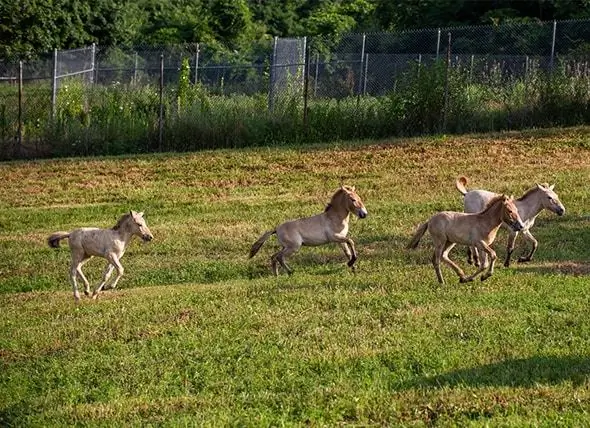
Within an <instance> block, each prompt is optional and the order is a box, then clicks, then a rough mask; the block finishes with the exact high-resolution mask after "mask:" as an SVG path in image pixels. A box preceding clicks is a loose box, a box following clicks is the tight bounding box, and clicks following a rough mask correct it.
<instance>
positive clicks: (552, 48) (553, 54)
mask: <svg viewBox="0 0 590 428" xmlns="http://www.w3.org/2000/svg"><path fill="white" fill-rule="evenodd" d="M556 32H557V21H555V20H554V21H553V38H552V40H551V60H550V62H549V70H550V71H551V73H553V59H554V57H555V33H556Z"/></svg>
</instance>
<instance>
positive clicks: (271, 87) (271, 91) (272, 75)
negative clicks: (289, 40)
mask: <svg viewBox="0 0 590 428" xmlns="http://www.w3.org/2000/svg"><path fill="white" fill-rule="evenodd" d="M278 40H279V38H278V37H277V36H275V37H274V39H273V46H272V58H271V60H270V70H269V80H270V85H269V88H268V109H269V110H270V111H272V110H273V108H274V84H275V83H274V79H275V72H276V71H275V69H274V67H275V61H276V59H277V43H278Z"/></svg>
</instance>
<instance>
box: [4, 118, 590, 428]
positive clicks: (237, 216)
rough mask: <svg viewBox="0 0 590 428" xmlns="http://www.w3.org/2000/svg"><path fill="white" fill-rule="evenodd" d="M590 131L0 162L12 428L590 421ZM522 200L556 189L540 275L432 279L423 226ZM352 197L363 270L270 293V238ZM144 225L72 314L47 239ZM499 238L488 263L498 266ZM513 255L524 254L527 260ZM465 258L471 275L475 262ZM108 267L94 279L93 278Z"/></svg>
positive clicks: (340, 270)
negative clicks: (419, 232)
mask: <svg viewBox="0 0 590 428" xmlns="http://www.w3.org/2000/svg"><path fill="white" fill-rule="evenodd" d="M588 141H590V129H589V128H573V129H556V130H546V131H528V132H522V133H505V134H498V135H474V136H466V137H448V136H440V137H436V138H429V139H412V140H394V141H385V140H384V141H364V142H354V143H346V144H344V143H343V144H340V145H339V146H312V147H309V148H305V149H304V148H276V149H275V148H272V149H269V148H258V149H245V150H234V151H229V150H220V151H211V152H201V153H197V154H160V155H150V156H147V155H146V156H133V157H111V158H85V159H61V160H45V161H33V162H13V163H4V164H1V165H0V254H2V257H1V258H0V308H1V310H0V333H1V334H0V425H3V426H69V425H85V426H86V425H90V426H128V425H163V426H178V425H205V426H214V425H215V426H217V425H232V426H244V425H245V426H253V425H254V426H260V425H262V426H270V425H273V426H276V425H289V426H291V425H307V424H311V425H319V426H323V425H329V426H333V425H339V424H340V425H342V424H350V425H390V426H391V425H396V426H433V425H434V426H454V425H461V426H487V425H490V426H513V427H521V426H547V427H553V426H573V425H576V426H584V425H589V424H590V415H589V414H588V406H587V403H588V401H589V400H590V392H589V391H590V388H589V386H590V382H589V380H588V376H589V375H590V321H589V318H588V315H587V313H588V310H587V309H588V303H589V302H590V289H589V288H588V278H587V276H588V273H589V272H590V265H589V264H588V263H587V260H589V259H590V247H589V246H588V245H587V243H588V242H589V239H590V228H589V226H590V217H588V214H587V207H588V202H589V201H588V199H589V198H590V193H588V190H587V177H588V175H589V173H590V158H589V157H588V153H587V150H588V149H587V147H588ZM460 174H465V175H467V176H468V177H469V178H470V180H471V182H470V184H469V186H468V187H470V188H488V189H493V190H497V191H503V192H508V193H513V194H514V195H517V196H518V195H520V194H522V193H523V192H524V191H525V190H526V189H527V188H529V187H530V186H532V185H533V184H534V183H535V182H549V183H555V185H556V186H555V190H556V191H557V192H558V194H559V195H560V197H561V200H562V202H563V203H564V205H565V206H566V210H567V212H566V215H565V216H564V217H556V216H554V215H552V214H549V213H542V214H541V215H540V217H539V218H538V219H537V224H536V225H535V228H534V229H533V234H534V235H535V236H536V237H537V239H538V240H539V243H540V246H539V250H538V252H537V253H536V255H535V260H534V261H533V262H532V263H530V264H527V265H524V264H517V263H515V264H514V266H513V267H512V268H510V269H506V268H503V267H502V266H501V263H499V266H497V269H496V272H495V274H494V276H492V277H491V278H490V279H488V280H487V281H485V282H480V281H477V282H474V283H470V284H459V283H458V280H457V278H456V276H454V274H453V272H452V271H451V270H450V269H448V268H446V267H444V268H443V274H444V275H445V278H446V280H447V282H448V285H446V286H443V287H441V286H439V285H438V284H437V283H436V277H435V274H434V270H433V269H432V266H431V265H430V256H431V251H432V247H431V244H430V241H429V239H428V238H427V237H426V238H425V239H424V240H423V242H421V243H420V246H419V247H418V249H417V250H416V251H407V250H405V249H404V246H405V245H406V243H407V241H408V240H409V238H410V236H411V234H412V233H413V230H414V228H415V226H416V225H417V224H418V223H420V222H422V221H424V220H426V219H427V218H428V217H429V216H430V215H431V214H433V213H434V212H436V211H438V210H443V209H454V210H460V209H461V204H462V201H461V197H460V195H459V193H458V192H457V191H456V190H455V188H454V184H453V183H454V180H455V178H456V177H457V176H458V175H460ZM340 182H344V183H347V184H354V185H356V187H357V190H358V192H359V194H360V195H361V197H362V198H363V200H364V202H365V205H366V206H367V209H368V211H369V217H367V218H366V219H364V220H359V219H352V220H351V232H350V236H351V237H352V238H353V239H354V240H355V242H356V244H357V249H358V252H359V261H358V269H357V273H356V274H352V273H351V272H350V271H348V270H347V268H346V266H345V263H344V261H345V258H344V255H343V254H341V252H340V249H339V248H338V247H337V246H330V245H328V246H323V247H316V248H304V249H302V250H301V251H300V252H299V253H298V254H296V255H295V256H293V257H292V258H291V259H290V264H291V266H292V267H293V268H294V270H295V273H294V274H293V275H292V276H290V277H289V276H286V275H284V276H280V277H279V278H274V277H272V276H271V274H270V269H269V256H270V254H271V253H272V251H274V250H275V248H276V240H275V238H274V237H273V238H271V239H270V240H269V242H267V243H266V244H265V246H264V247H263V248H262V250H261V252H260V253H259V254H258V255H257V256H256V257H255V258H253V259H251V260H249V259H248V258H247V255H248V251H249V248H250V245H251V244H252V243H253V242H254V241H255V240H256V239H257V237H258V236H259V235H260V234H261V233H262V232H263V231H264V230H267V229H269V228H271V227H273V226H275V225H276V224H278V223H280V222H282V221H284V220H286V219H289V218H295V217H300V216H306V215H311V214H315V213H318V212H320V211H321V210H322V209H323V207H324V205H325V203H326V202H327V201H328V199H329V197H330V195H331V194H332V192H333V191H334V190H336V188H337V187H338V185H339V184H340ZM129 209H135V210H141V211H145V213H146V219H147V222H148V225H149V226H150V229H151V230H152V232H153V234H154V237H155V239H154V241H153V242H151V243H149V244H143V243H140V242H139V240H135V241H134V242H133V243H132V244H131V246H130V248H129V250H128V251H127V253H126V254H125V256H124V257H123V259H122V263H123V265H124V267H125V269H126V270H125V276H124V277H123V279H122V280H121V281H120V283H119V288H118V289H117V290H107V291H105V292H104V293H102V294H101V295H100V297H99V299H98V300H97V301H92V300H90V299H88V298H84V299H83V300H82V301H81V303H80V304H79V305H76V304H75V303H74V300H73V297H72V293H71V290H70V287H69V284H68V280H67V271H68V261H69V252H68V250H67V245H66V246H64V247H62V248H61V249H59V250H52V249H50V248H48V247H47V245H46V242H45V240H46V238H47V236H48V235H49V234H50V233H52V232H54V231H56V230H69V229H72V228H75V227H78V226H86V225H95V226H101V227H109V226H112V225H113V224H114V223H115V222H116V220H117V218H118V217H119V216H120V215H121V214H122V213H123V212H125V211H126V210H129ZM505 243H506V234H505V233H503V232H502V233H501V234H500V236H499V238H498V241H497V243H496V245H495V248H496V249H497V251H498V254H499V257H500V258H502V257H503V255H504V245H505ZM523 244H524V241H522V240H521V239H520V238H519V240H517V250H516V251H515V253H516V254H515V255H518V254H520V252H522V251H525V249H524V248H523ZM451 257H453V258H454V259H455V260H457V261H459V262H460V264H461V265H462V266H464V267H465V269H466V270H467V271H471V269H472V268H470V267H468V266H466V263H465V253H464V250H463V249H457V250H454V251H453V252H452V253H451ZM103 267H104V261H102V260H98V259H96V260H92V261H90V262H89V263H88V264H87V265H86V266H85V272H86V273H87V276H88V277H89V279H90V281H91V283H93V284H96V283H97V281H98V280H99V277H100V273H101V271H102V269H103Z"/></svg>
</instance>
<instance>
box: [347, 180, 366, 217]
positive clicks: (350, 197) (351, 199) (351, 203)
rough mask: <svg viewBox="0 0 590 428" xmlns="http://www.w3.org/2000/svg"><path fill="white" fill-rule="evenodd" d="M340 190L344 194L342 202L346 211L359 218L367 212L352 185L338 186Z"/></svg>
mask: <svg viewBox="0 0 590 428" xmlns="http://www.w3.org/2000/svg"><path fill="white" fill-rule="evenodd" d="M340 191H341V192H342V194H343V195H344V197H343V198H344V204H345V205H346V209H348V212H351V213H354V214H356V215H357V216H358V217H359V218H365V217H366V216H367V214H369V213H368V212H367V209H366V208H365V205H364V204H363V201H362V200H361V197H360V196H359V195H358V194H357V193H356V190H355V188H354V186H352V187H350V186H340Z"/></svg>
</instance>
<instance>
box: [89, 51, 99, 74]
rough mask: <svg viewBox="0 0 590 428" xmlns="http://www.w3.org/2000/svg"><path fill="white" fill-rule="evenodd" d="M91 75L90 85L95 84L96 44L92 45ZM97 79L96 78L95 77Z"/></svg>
mask: <svg viewBox="0 0 590 428" xmlns="http://www.w3.org/2000/svg"><path fill="white" fill-rule="evenodd" d="M91 61H92V62H91V67H92V74H91V76H90V83H96V82H97V81H96V80H95V79H96V78H95V74H96V43H92V60H91ZM97 77H98V76H97Z"/></svg>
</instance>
